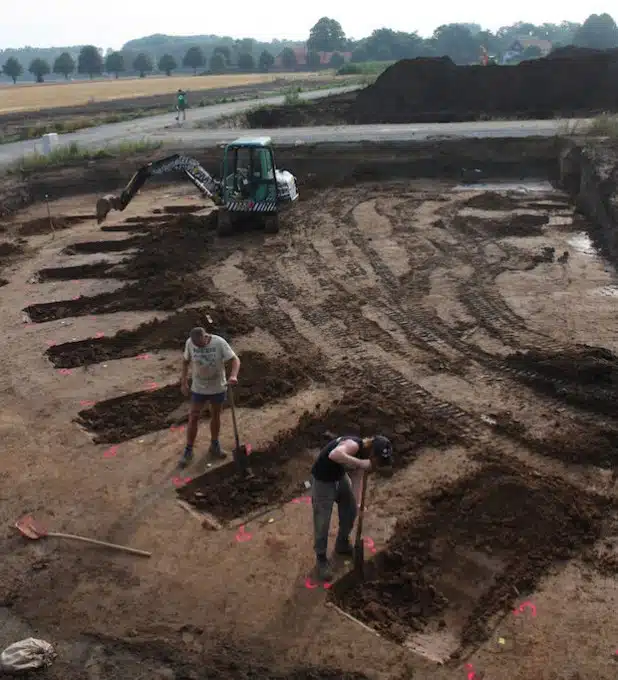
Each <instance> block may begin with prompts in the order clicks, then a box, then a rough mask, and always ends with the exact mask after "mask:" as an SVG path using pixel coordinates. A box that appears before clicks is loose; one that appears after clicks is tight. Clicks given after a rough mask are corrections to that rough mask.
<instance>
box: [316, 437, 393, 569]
mask: <svg viewBox="0 0 618 680" xmlns="http://www.w3.org/2000/svg"><path fill="white" fill-rule="evenodd" d="M392 456H393V447H392V444H391V442H390V441H389V440H388V439H387V438H386V437H382V436H381V435H376V436H375V437H368V438H364V439H361V438H360V437H339V438H337V439H333V440H332V441H330V442H329V443H328V444H327V445H326V446H325V447H324V448H323V449H322V450H321V451H320V453H319V454H318V457H317V459H316V461H315V463H314V464H313V467H312V468H311V474H312V495H311V501H312V506H313V531H314V550H315V555H316V562H317V572H318V577H319V578H320V579H321V580H323V581H330V579H331V578H332V572H331V568H330V563H329V561H328V557H327V554H326V549H327V546H328V531H329V528H330V520H331V515H332V512H333V504H334V503H337V509H338V512H339V532H338V535H337V540H336V542H335V553H336V554H338V555H352V554H353V552H354V551H353V546H352V544H351V543H350V533H351V532H352V528H353V526H354V520H355V519H356V510H357V507H358V503H359V500H358V499H359V497H360V494H359V487H360V483H361V480H362V475H363V473H364V472H369V471H370V470H372V469H373V467H374V465H378V466H383V465H389V464H390V463H391V461H392Z"/></svg>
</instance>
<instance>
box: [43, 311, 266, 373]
mask: <svg viewBox="0 0 618 680" xmlns="http://www.w3.org/2000/svg"><path fill="white" fill-rule="evenodd" d="M194 326H203V327H204V328H206V329H207V330H208V331H209V332H211V333H215V334H216V335H220V336H222V337H224V338H225V339H226V340H228V341H230V340H231V338H232V337H238V336H239V335H243V334H247V333H250V332H251V331H252V330H254V329H255V323H253V322H252V321H250V320H249V319H248V318H247V317H245V316H244V315H242V314H241V313H240V312H238V311H236V310H231V309H229V308H225V307H222V308H214V307H195V308H192V309H187V310H184V311H182V312H178V313H177V314H173V315H172V316H169V317H167V318H165V319H154V320H153V321H150V322H149V323H143V324H141V325H140V326H138V327H137V328H136V329H135V330H121V331H118V333H116V335H114V336H113V337H111V338H88V339H87V340H77V341H75V342H65V343H62V344H60V345H55V346H53V347H50V348H49V349H48V350H47V351H46V352H45V354H46V355H47V356H48V357H49V359H50V360H51V362H52V363H53V365H54V366H55V367H56V368H77V367H78V366H88V365H90V364H98V363H101V362H103V361H110V360H112V359H126V358H128V357H134V356H137V355H138V354H143V353H144V352H151V351H153V350H156V349H175V350H178V351H179V352H180V351H181V350H182V348H183V346H184V343H185V341H186V339H187V338H188V337H189V332H190V330H191V329H192V328H193V327H194Z"/></svg>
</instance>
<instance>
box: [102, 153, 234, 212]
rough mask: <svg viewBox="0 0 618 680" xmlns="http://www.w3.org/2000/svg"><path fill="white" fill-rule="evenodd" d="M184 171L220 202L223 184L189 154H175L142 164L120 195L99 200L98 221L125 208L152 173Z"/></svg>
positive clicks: (208, 194) (195, 183) (210, 196)
mask: <svg viewBox="0 0 618 680" xmlns="http://www.w3.org/2000/svg"><path fill="white" fill-rule="evenodd" d="M168 172H182V173H184V174H185V175H186V177H187V178H188V179H189V180H190V181H191V182H193V184H194V185H195V186H196V187H197V188H198V189H199V190H200V191H201V192H202V194H203V195H204V196H206V197H208V198H212V199H213V200H214V201H215V202H218V200H219V195H220V188H221V184H220V182H219V181H218V180H216V179H214V178H213V177H212V176H211V175H210V174H209V173H208V172H206V170H204V168H203V167H202V166H201V165H200V164H199V163H198V162H197V161H196V160H195V159H194V158H190V157H189V156H181V155H180V154H174V155H173V156H167V158H161V159H160V160H158V161H153V162H152V163H148V165H144V166H142V167H141V168H140V169H139V170H138V171H137V172H136V173H135V174H134V175H133V177H131V179H130V180H129V182H128V184H127V185H126V187H125V188H124V189H123V190H122V192H121V193H120V195H119V196H113V195H108V196H104V197H103V198H100V199H99V200H98V201H97V222H98V223H99V224H101V222H103V220H105V218H106V217H107V215H108V213H109V211H110V210H124V209H125V208H126V207H127V206H128V205H129V203H130V202H131V201H132V199H133V197H134V196H135V194H137V192H138V191H139V190H140V189H141V188H142V187H143V186H144V183H145V182H146V180H147V179H148V178H149V177H151V176H152V175H162V174H164V173H168Z"/></svg>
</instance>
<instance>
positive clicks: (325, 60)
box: [275, 47, 352, 68]
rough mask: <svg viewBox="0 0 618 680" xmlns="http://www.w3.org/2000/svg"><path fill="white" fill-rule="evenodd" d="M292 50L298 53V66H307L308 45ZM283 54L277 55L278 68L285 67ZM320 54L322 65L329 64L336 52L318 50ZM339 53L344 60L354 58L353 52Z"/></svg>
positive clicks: (276, 64) (276, 63)
mask: <svg viewBox="0 0 618 680" xmlns="http://www.w3.org/2000/svg"><path fill="white" fill-rule="evenodd" d="M292 52H294V54H295V55H296V63H297V64H298V66H306V65H307V53H308V52H309V50H308V49H307V48H306V47H293V48H292ZM281 54H282V53H280V54H278V55H277V56H276V57H275V66H276V67H277V68H282V67H283V62H282V59H281ZM318 54H319V55H320V65H321V66H328V65H329V63H330V59H331V57H332V56H333V54H335V52H318ZM339 54H340V55H341V56H342V57H343V59H344V61H346V62H348V61H350V59H352V52H339Z"/></svg>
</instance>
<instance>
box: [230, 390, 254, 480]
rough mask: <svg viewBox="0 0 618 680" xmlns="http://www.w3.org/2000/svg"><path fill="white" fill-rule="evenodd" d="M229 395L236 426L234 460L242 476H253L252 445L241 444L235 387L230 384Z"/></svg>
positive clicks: (233, 421) (233, 423)
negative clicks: (250, 460) (250, 457)
mask: <svg viewBox="0 0 618 680" xmlns="http://www.w3.org/2000/svg"><path fill="white" fill-rule="evenodd" d="M228 397H229V400H230V409H231V411H232V425H233V426H234V442H235V446H234V462H235V463H236V467H237V469H238V473H239V474H240V476H241V477H245V478H248V477H253V472H251V468H250V467H249V456H250V455H251V445H250V444H241V443H240V437H239V436H238V424H237V423H236V408H235V406H234V389H233V388H232V386H231V385H230V386H229V387H228Z"/></svg>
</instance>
